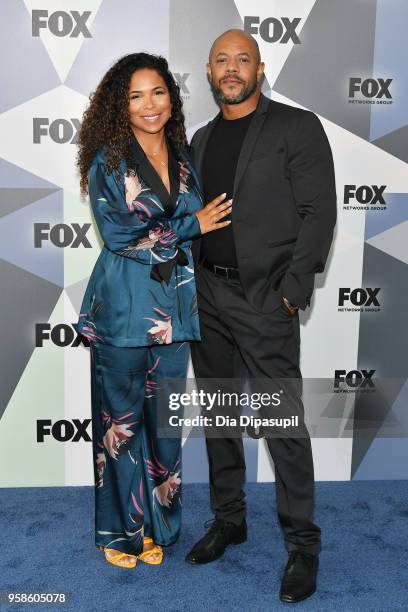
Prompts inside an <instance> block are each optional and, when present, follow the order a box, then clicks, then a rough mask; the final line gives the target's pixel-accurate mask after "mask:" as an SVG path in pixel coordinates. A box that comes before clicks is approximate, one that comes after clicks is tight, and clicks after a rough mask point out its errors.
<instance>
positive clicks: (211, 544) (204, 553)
mask: <svg viewBox="0 0 408 612" xmlns="http://www.w3.org/2000/svg"><path fill="white" fill-rule="evenodd" d="M246 539H247V525H246V521H245V519H244V520H243V521H242V523H241V524H240V525H234V524H233V523H228V522H227V521H223V520H222V519H214V520H213V521H212V524H211V527H210V529H209V530H208V531H207V533H206V534H205V536H204V537H203V538H201V540H199V541H198V542H197V544H195V545H194V546H193V548H192V549H191V550H190V552H189V553H188V555H187V556H186V561H187V563H192V564H193V565H198V564H202V563H210V562H211V561H215V559H219V557H222V555H223V554H224V551H225V549H226V548H227V546H228V545H229V544H242V542H245V540H246Z"/></svg>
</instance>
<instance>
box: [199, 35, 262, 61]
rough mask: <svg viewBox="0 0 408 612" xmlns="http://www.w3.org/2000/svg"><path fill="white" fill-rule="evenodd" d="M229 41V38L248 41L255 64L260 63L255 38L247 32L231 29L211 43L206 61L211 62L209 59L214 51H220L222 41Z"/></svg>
mask: <svg viewBox="0 0 408 612" xmlns="http://www.w3.org/2000/svg"><path fill="white" fill-rule="evenodd" d="M228 38H229V39H231V38H235V39H239V38H242V39H245V40H246V41H248V42H249V43H250V44H251V45H252V47H253V52H254V54H255V59H256V62H257V63H258V64H259V62H260V61H261V54H260V52H259V47H258V43H257V42H256V40H255V38H254V37H253V36H251V35H250V34H248V33H247V32H244V30H239V29H238V28H232V29H231V30H227V31H226V32H223V33H222V34H220V36H218V38H216V39H215V40H214V42H213V44H212V45H211V49H210V54H209V57H208V61H209V62H211V57H212V55H213V53H214V51H215V50H216V49H220V48H222V43H223V42H224V41H226V40H227V39H228Z"/></svg>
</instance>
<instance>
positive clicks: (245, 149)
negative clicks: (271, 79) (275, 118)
mask: <svg viewBox="0 0 408 612" xmlns="http://www.w3.org/2000/svg"><path fill="white" fill-rule="evenodd" d="M269 104H270V100H268V98H266V97H265V96H264V95H263V94H261V96H260V98H259V102H258V106H257V107H256V111H255V115H254V116H253V117H252V120H251V123H250V124H249V127H248V131H247V133H246V135H245V138H244V142H243V143H242V147H241V152H240V154H239V158H238V163H237V169H236V172H235V179H234V191H233V197H234V196H235V194H236V192H237V190H238V187H239V183H240V181H241V179H242V177H243V175H244V172H245V170H246V167H247V165H248V163H249V160H250V159H251V154H252V151H253V148H254V146H255V143H256V141H257V139H258V136H259V134H260V131H261V128H262V126H263V123H264V121H265V118H266V113H267V110H268V107H269Z"/></svg>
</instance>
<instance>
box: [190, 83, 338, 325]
mask: <svg viewBox="0 0 408 612" xmlns="http://www.w3.org/2000/svg"><path fill="white" fill-rule="evenodd" d="M220 117H221V113H219V114H218V115H217V116H216V117H215V118H214V119H213V120H212V121H210V122H209V123H208V124H207V125H206V126H204V127H202V128H200V129H199V130H198V131H197V132H196V133H195V134H194V136H193V139H192V141H191V146H192V149H193V152H194V159H195V165H196V168H197V171H198V174H199V176H200V179H201V181H202V174H201V170H202V162H203V156H204V152H205V148H206V145H207V142H208V138H209V136H210V134H211V132H212V130H213V129H214V126H215V125H216V124H217V121H218V120H219V118H220ZM220 163H222V160H220ZM233 198H234V202H233V205H232V227H233V232H234V239H235V246H236V252H237V259H238V266H239V271H240V277H241V283H242V285H243V288H244V291H245V295H246V297H247V299H248V301H249V302H250V303H251V304H252V306H253V307H254V308H255V309H256V310H258V311H259V312H262V313H267V312H272V311H273V310H275V309H276V308H277V307H278V306H280V305H281V304H282V296H285V297H286V298H287V299H288V300H289V301H290V302H291V303H292V304H294V305H297V306H299V308H302V309H304V308H306V306H307V305H309V304H310V298H311V296H312V293H313V287H314V275H315V274H316V273H317V272H323V270H324V266H325V263H326V259H327V256H328V253H329V249H330V245H331V242H332V238H333V228H334V226H335V223H336V189H335V179H334V168H333V158H332V154H331V149H330V145H329V142H328V140H327V137H326V134H325V132H324V130H323V127H322V124H321V123H320V121H319V119H318V118H317V117H316V115H315V114H314V113H312V112H310V111H306V110H303V109H299V108H295V107H292V106H288V105H286V104H281V103H279V102H275V101H273V100H269V99H268V98H266V97H265V96H264V95H263V94H261V96H260V99H259V103H258V106H257V109H256V112H255V115H254V117H253V119H252V121H251V124H250V126H249V129H248V132H247V134H246V137H245V139H244V142H243V145H242V149H241V153H240V156H239V159H238V165H237V170H236V175H235V181H234V192H233ZM199 250H200V240H197V241H196V242H195V244H194V245H193V254H194V258H195V261H196V262H197V261H198V260H199Z"/></svg>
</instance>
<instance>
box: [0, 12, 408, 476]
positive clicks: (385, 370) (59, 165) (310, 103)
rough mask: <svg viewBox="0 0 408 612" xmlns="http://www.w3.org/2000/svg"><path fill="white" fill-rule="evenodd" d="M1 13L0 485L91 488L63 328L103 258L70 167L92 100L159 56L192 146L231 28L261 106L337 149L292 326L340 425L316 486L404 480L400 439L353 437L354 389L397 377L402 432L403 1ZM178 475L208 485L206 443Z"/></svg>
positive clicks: (407, 213)
mask: <svg viewBox="0 0 408 612" xmlns="http://www.w3.org/2000/svg"><path fill="white" fill-rule="evenodd" d="M0 10H1V20H0V28H1V36H0V55H1V60H2V61H1V68H0V70H1V79H0V81H1V94H0V103H1V116H0V131H1V139H0V186H1V209H0V234H1V239H0V274H1V289H0V291H1V304H2V306H1V322H0V326H1V343H0V355H1V388H0V417H1V419H0V461H1V466H2V469H1V473H0V486H11V487H12V486H47V485H50V486H52V485H64V484H66V485H86V484H91V483H92V482H93V473H92V461H91V438H90V435H91V426H90V388H89V387H90V385H89V349H88V348H87V347H85V346H84V345H83V343H82V342H81V340H80V338H78V336H77V334H76V332H75V330H74V328H73V326H72V325H73V323H75V322H76V320H77V317H78V308H79V306H80V303H81V299H82V295H83V292H84V289H85V286H86V283H87V280H88V277H89V275H90V272H91V270H92V267H93V264H94V262H95V260H96V258H97V256H98V254H99V251H100V242H99V238H98V236H97V234H96V232H95V229H94V226H93V225H92V220H91V216H90V207H89V203H88V202H87V201H81V199H80V197H79V186H78V176H77V172H76V169H75V163H74V161H75V155H76V146H75V144H76V139H77V132H78V128H79V126H80V122H81V116H82V113H83V111H84V109H85V107H86V105H87V102H88V98H89V95H90V93H91V92H92V91H93V90H94V89H95V87H96V85H97V83H98V82H99V80H100V78H101V77H102V75H103V74H104V73H105V72H106V70H107V69H108V67H109V66H110V65H111V64H112V63H113V62H114V61H115V60H116V59H118V58H119V57H120V56H122V55H124V54H126V53H130V52H135V51H142V50H144V51H148V52H152V53H159V54H162V55H164V56H166V57H167V58H168V59H169V62H170V66H171V69H172V71H173V73H174V75H175V77H176V79H177V80H178V82H179V85H180V88H181V92H182V95H183V99H184V107H185V115H186V121H187V126H188V133H189V136H192V134H193V133H194V131H195V130H196V129H197V128H198V127H200V126H201V125H203V124H204V123H206V122H207V121H208V120H209V119H210V118H211V117H213V116H214V114H215V113H216V112H217V110H218V109H217V108H216V106H215V104H214V101H213V99H212V96H211V94H210V91H209V87H208V83H207V80H206V73H205V64H206V61H207V57H208V51H209V47H210V45H211V43H212V41H213V40H214V39H215V38H216V37H217V36H218V35H219V34H220V33H221V32H223V31H224V30H226V29H229V28H233V27H238V28H243V29H244V30H246V31H247V32H250V33H251V34H252V35H253V36H254V37H255V38H256V40H257V41H258V43H259V46H260V50H261V54H262V58H263V60H264V62H265V65H266V70H265V72H266V79H265V82H264V86H263V90H264V93H266V95H268V96H270V97H272V98H273V99H274V100H277V101H280V102H284V103H286V104H291V105H294V106H298V107H302V108H306V109H309V110H312V111H313V112H315V113H316V114H317V115H318V116H319V118H320V119H321V121H322V123H323V126H324V128H325V130H326V133H327V135H328V138H329V140H330V143H331V145H332V149H333V155H334V161H335V167H336V180H337V193H338V223H337V227H336V232H335V239H334V243H333V247H332V250H331V253H330V257H329V261H328V265H327V268H326V271H325V273H324V274H321V275H318V277H317V281H316V290H315V294H314V298H313V301H312V307H311V308H310V309H308V311H307V312H306V313H302V314H301V323H302V325H301V334H302V371H303V375H304V377H306V378H312V379H313V378H322V379H326V380H331V381H332V388H333V390H335V391H337V392H338V393H341V394H342V398H343V400H342V401H343V402H344V407H345V414H348V415H349V419H348V422H347V423H346V425H345V427H344V428H343V434H344V435H336V436H333V437H314V438H313V449H314V457H315V466H316V478H317V479H319V480H349V479H382V478H394V479H395V478H406V477H407V466H408V440H407V439H405V436H404V435H403V434H402V433H401V436H395V435H393V436H390V435H387V433H386V431H385V429H386V428H385V427H383V425H384V423H382V422H377V424H376V425H375V426H372V425H371V426H370V427H368V428H364V422H363V421H364V418H366V416H367V409H368V410H369V401H368V400H367V397H368V395H366V396H365V399H364V402H363V404H364V405H362V409H361V410H359V401H360V399H361V398H362V397H363V396H362V394H361V393H360V391H361V390H362V389H363V388H364V387H367V386H368V387H370V386H372V384H375V380H380V379H387V380H388V379H395V380H396V382H395V384H394V385H393V387H392V392H390V393H389V394H388V396H387V397H388V403H389V406H388V408H387V410H384V415H385V416H386V415H387V414H388V416H389V415H390V414H391V415H392V419H391V420H393V422H394V425H395V423H397V424H398V421H399V420H401V422H403V421H404V417H405V414H406V411H407V400H408V391H407V389H408V387H407V384H406V381H407V371H408V325H407V303H408V300H407V298H408V265H407V264H408V195H407V193H406V192H407V191H408V189H407V184H408V182H407V179H408V165H407V162H408V147H407V137H408V127H407V114H408V78H407V75H406V72H405V74H404V68H405V64H406V51H407V42H406V41H407V37H406V24H407V22H408V3H407V2H406V0H349V2H339V1H338V0H235V1H233V0H206V1H205V2H201V1H200V0H80V1H79V0H3V2H2V3H1V7H0ZM373 381H374V382H373ZM331 401H332V399H331V398H330V396H329V397H328V399H327V415H328V417H330V410H331V403H330V402H331ZM307 409H308V404H307V401H306V410H307ZM394 429H395V428H394ZM402 431H403V427H402V428H401V432H402ZM245 446H246V457H247V465H248V472H247V476H248V480H255V481H256V480H258V481H267V480H273V478H274V476H273V466H272V465H271V463H270V460H269V458H268V455H267V453H266V451H265V445H264V441H262V440H256V439H251V438H248V439H246V441H245ZM184 477H185V481H190V482H197V481H205V480H206V479H207V467H206V457H205V448H204V442H203V440H202V439H201V438H195V437H190V438H187V439H186V440H185V444H184Z"/></svg>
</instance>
